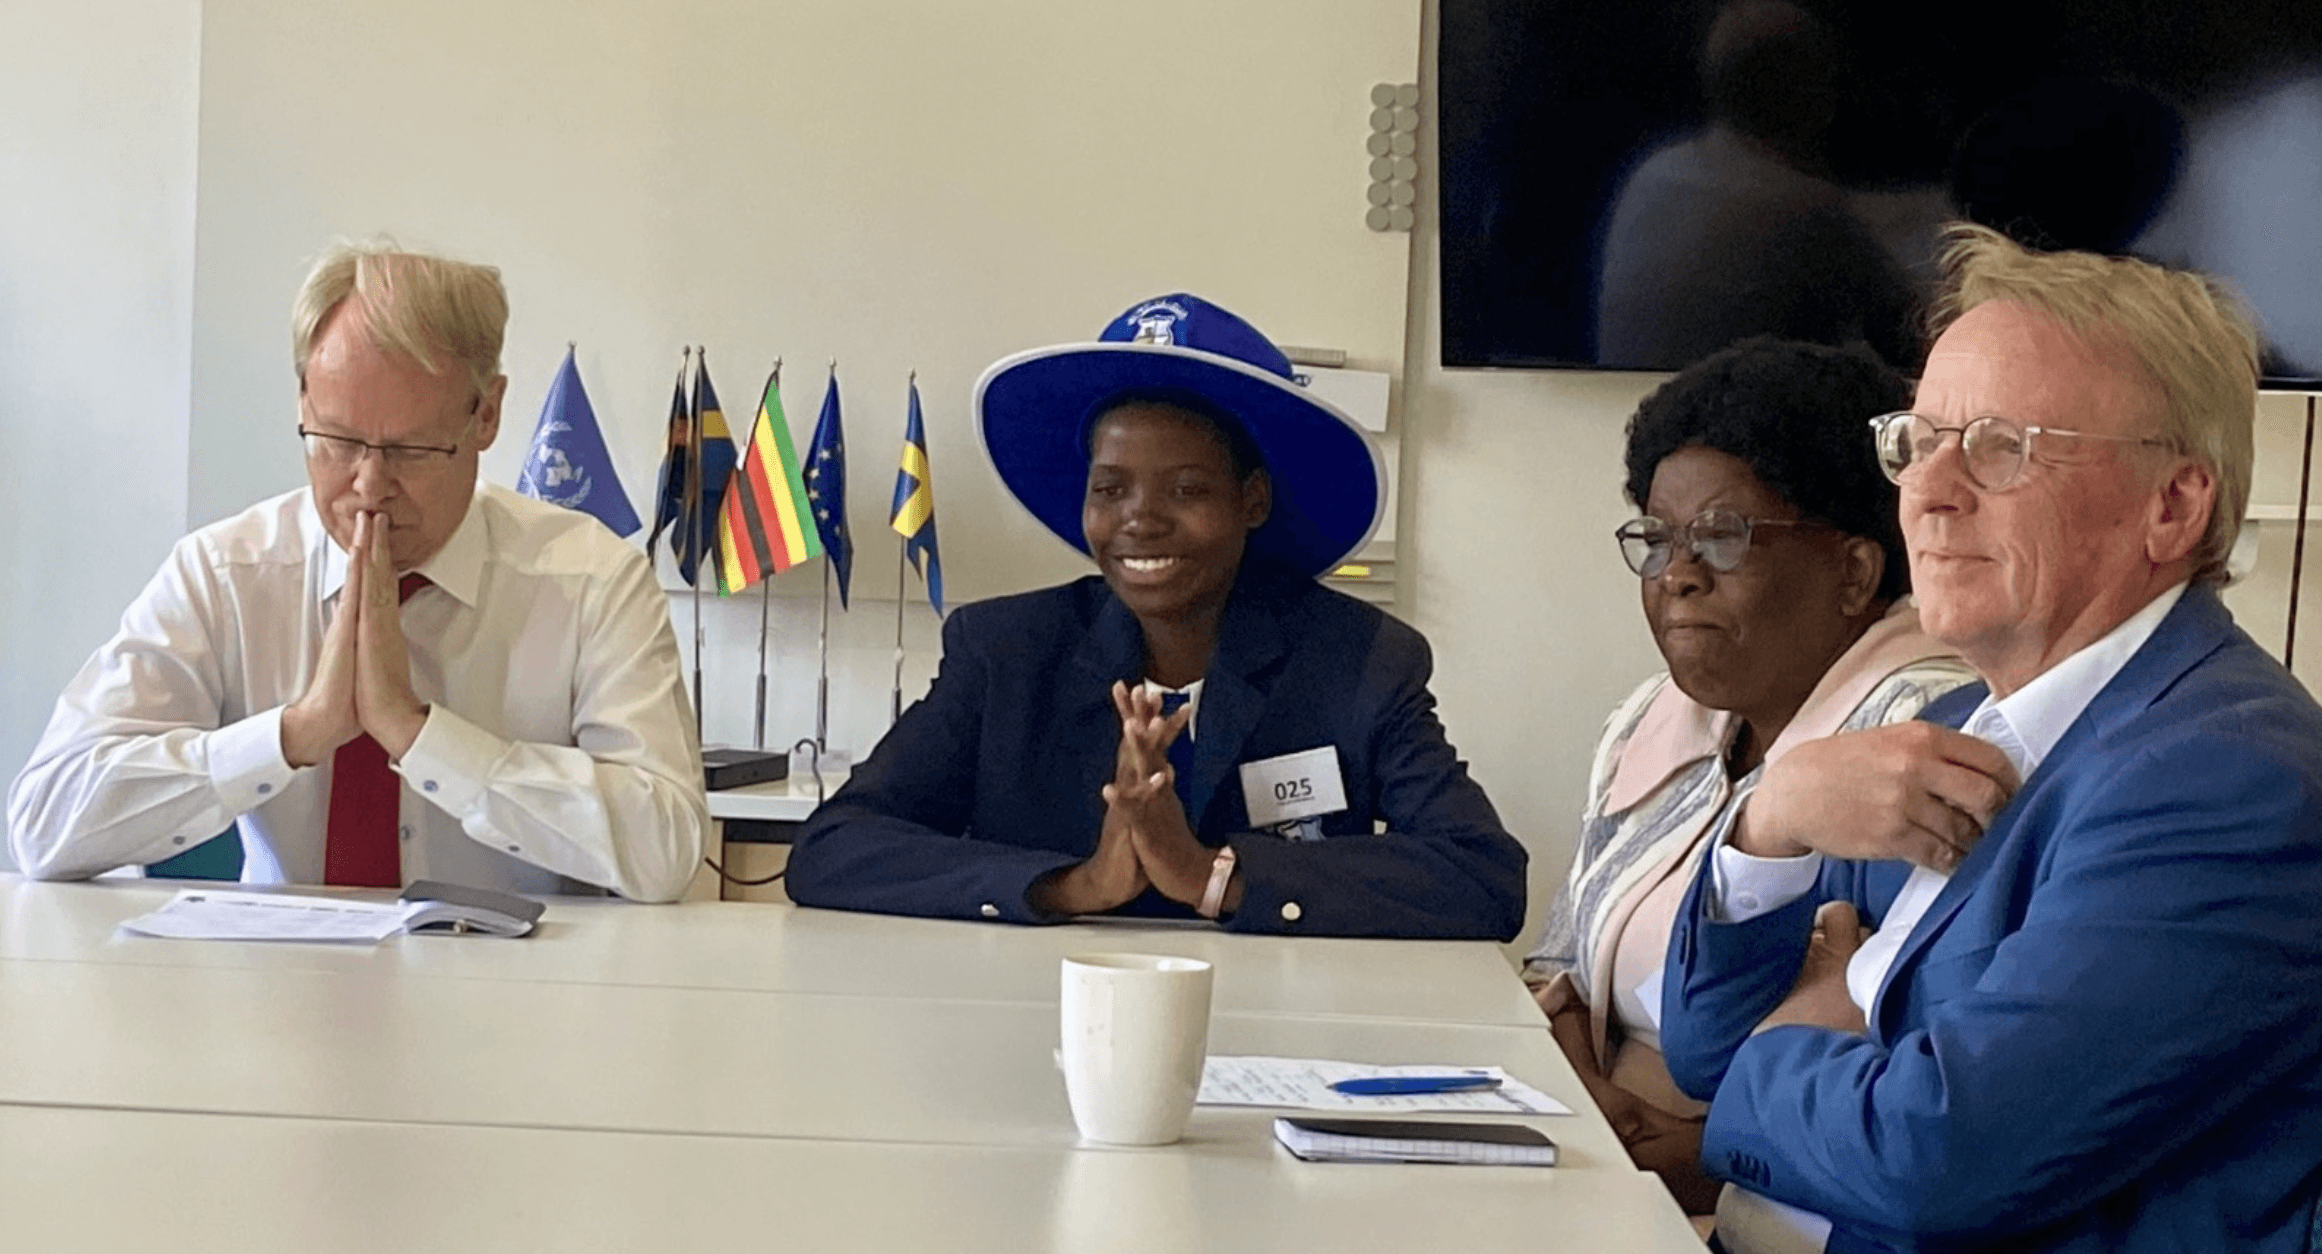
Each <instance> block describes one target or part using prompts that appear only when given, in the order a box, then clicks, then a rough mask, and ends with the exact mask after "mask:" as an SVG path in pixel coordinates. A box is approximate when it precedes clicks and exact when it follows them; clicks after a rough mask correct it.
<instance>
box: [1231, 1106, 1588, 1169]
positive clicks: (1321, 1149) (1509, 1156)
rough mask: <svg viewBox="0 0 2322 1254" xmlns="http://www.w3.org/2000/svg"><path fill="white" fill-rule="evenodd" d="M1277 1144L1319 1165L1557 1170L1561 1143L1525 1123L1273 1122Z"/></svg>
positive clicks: (1312, 1120)
mask: <svg viewBox="0 0 2322 1254" xmlns="http://www.w3.org/2000/svg"><path fill="white" fill-rule="evenodd" d="M1274 1139H1275V1140H1277V1141H1280V1142H1281V1143H1282V1144H1283V1145H1284V1146H1286V1147H1287V1148H1288V1149H1289V1150H1290V1152H1291V1153H1293V1154H1296V1155H1297V1156H1299V1157H1300V1158H1303V1159H1306V1160H1307V1161H1309V1162H1318V1163H1493V1164H1498V1165H1501V1166H1515V1167H1553V1166H1555V1165H1556V1142H1554V1141H1551V1140H1549V1139H1548V1138H1547V1136H1546V1135H1544V1134H1542V1133H1541V1132H1540V1131H1539V1130H1538V1129H1536V1128H1528V1127H1525V1126H1524V1125H1523V1124H1520V1123H1450V1122H1438V1121H1434V1120H1423V1119H1312V1118H1305V1117H1298V1118H1290V1117H1284V1118H1280V1119H1276V1120H1275V1121H1274Z"/></svg>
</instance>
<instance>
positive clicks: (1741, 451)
mask: <svg viewBox="0 0 2322 1254" xmlns="http://www.w3.org/2000/svg"><path fill="white" fill-rule="evenodd" d="M1910 405H1911V386H1910V384H1908V383H1906V382H1905V381H1904V380H1903V378H1902V376H1900V375H1898V374H1896V373H1895V372H1894V371H1893V370H1890V369H1888V368H1887V366H1886V364H1885V363H1883V362H1881V361H1880V360H1879V359H1878V357H1877V355H1875V354H1873V353H1872V352H1871V351H1870V350H1869V349H1868V348H1864V347H1861V346H1855V347H1851V348H1831V347H1828V346H1827V345H1821V344H1801V343H1797V342H1795V341H1791V340H1777V339H1774V338H1772V337H1770V336H1757V337H1755V338H1752V339H1747V340H1743V341H1741V342H1740V343H1738V344H1735V345H1733V346H1731V347H1729V348H1724V349H1720V350H1719V351H1717V352H1715V353H1712V354H1710V355H1709V356H1707V357H1704V358H1702V359H1701V360H1699V361H1697V362H1694V363H1693V364H1692V365H1690V366H1687V367H1686V368H1685V369H1684V370H1682V371H1680V372H1678V374H1677V375H1676V377H1674V378H1672V379H1670V380H1669V381H1668V382H1667V383H1664V384H1662V385H1661V386H1660V387H1658V388H1656V389H1654V391H1653V394H1652V395H1650V396H1648V397H1646V398H1645V400H1644V403H1643V404H1641V405H1639V406H1637V412H1636V414H1635V416H1633V417H1631V418H1630V419H1629V431H1628V454H1627V462H1628V472H1629V481H1628V493H1629V500H1630V501H1632V502H1634V503H1635V504H1636V506H1637V508H1639V509H1643V508H1644V506H1645V498H1646V497H1647V496H1648V495H1650V494H1651V493H1652V489H1653V472H1654V471H1655V470H1658V469H1659V468H1660V465H1661V459H1662V458H1665V457H1667V456H1669V455H1670V454H1671V453H1674V452H1676V451H1677V450H1679V449H1681V448H1687V447H1691V446H1694V445H1699V446H1701V447H1703V448H1709V449H1715V450H1717V451H1718V452H1720V453H1725V454H1728V455H1730V456H1733V457H1737V458H1739V459H1741V460H1742V461H1744V462H1746V463H1748V464H1749V468H1750V469H1751V470H1752V471H1755V472H1756V473H1757V476H1758V478H1759V479H1760V480H1761V481H1763V482H1764V483H1765V485H1766V486H1767V487H1769V488H1772V489H1773V490H1774V491H1775V492H1777V493H1779V494H1780V495H1781V497H1782V499H1783V500H1786V501H1788V502H1789V503H1790V504H1792V505H1794V506H1796V507H1797V508H1798V510H1799V512H1800V513H1802V514H1804V515H1805V516H1806V517H1808V518H1813V519H1818V520H1820V521H1822V522H1826V523H1829V524H1830V525H1832V526H1834V527H1836V528H1838V529H1839V530H1840V531H1843V532H1845V533H1846V534H1848V535H1853V536H1861V537H1863V538H1865V539H1870V540H1876V541H1878V543H1879V547H1881V548H1883V549H1885V550H1886V552H1887V569H1886V574H1885V576H1884V577H1883V578H1881V579H1880V581H1879V597H1880V598H1881V599H1882V600H1890V601H1891V600H1893V599H1895V598H1897V597H1901V596H1903V595H1905V594H1907V593H1908V592H1910V590H1911V567H1910V560H1909V557H1908V555H1907V554H1905V552H1904V551H1903V530H1902V526H1901V524H1900V523H1899V522H1898V521H1897V519H1896V494H1895V485H1894V484H1892V483H1889V482H1888V481H1887V477H1886V474H1885V473H1884V472H1882V471H1881V470H1880V469H1879V462H1878V455H1877V453H1876V452H1874V451H1873V449H1872V446H1871V433H1870V425H1869V424H1870V420H1871V419H1872V418H1875V417H1877V416H1878V415H1880V414H1887V413H1893V412H1894V411H1896V410H1898V409H1908V408H1910ZM1680 521H1682V520H1680Z"/></svg>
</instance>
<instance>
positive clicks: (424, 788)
mask: <svg viewBox="0 0 2322 1254" xmlns="http://www.w3.org/2000/svg"><path fill="white" fill-rule="evenodd" d="M419 790H420V791H421V792H434V791H435V781H434V780H432V779H431V780H429V781H427V782H426V783H424V784H421V785H420V786H419Z"/></svg>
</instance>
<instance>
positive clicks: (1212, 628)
mask: <svg viewBox="0 0 2322 1254" xmlns="http://www.w3.org/2000/svg"><path fill="white" fill-rule="evenodd" d="M976 395H977V412H978V418H979V423H980V426H981V429H982V433H983V437H984V445H985V448H986V450H987V452H989V453H990V455H991V458H992V463H993V466H994V467H995V468H996V469H997V470H998V471H999V473H1000V477H1001V479H1002V480H1003V481H1004V482H1006V483H1007V485H1008V487H1009V489H1010V491H1011V492H1013V493H1014V494H1015V496H1016V498H1017V500H1019V501H1020V502H1022V503H1023V504H1024V505H1025V507H1026V508H1028V509H1030V510H1031V511H1032V513H1033V514H1034V516H1035V517H1037V518H1038V519H1039V520H1040V521H1041V522H1042V523H1043V524H1044V525H1046V526H1047V527H1048V528H1049V529H1050V530H1051V531H1053V532H1055V533H1056V534H1057V535H1058V536H1059V537H1061V538H1063V539H1064V540H1065V541H1066V542H1068V543H1070V544H1072V545H1073V546H1074V547H1075V548H1078V549H1080V550H1081V551H1082V552H1083V553H1086V554H1088V555H1089V556H1090V557H1092V558H1093V559H1094V560H1095V561H1096V564H1097V568H1098V574H1097V575H1094V576H1090V577H1086V578H1082V579H1079V580H1076V581H1075V582H1073V583H1070V584H1066V585H1064V586H1062V587H1058V588H1049V589H1044V590H1042V591H1038V592H1030V593H1024V594H1021V595H1017V596H1010V597H1001V598H997V599H995V600H991V601H986V602H982V603H980V604H976V605H969V606H965V607H962V608H961V609H960V610H958V611H957V612H955V613H954V614H953V615H952V616H951V617H950V619H949V620H948V621H947V622H946V623H945V624H944V631H943V661H942V665H941V668H940V669H939V671H938V673H937V675H936V678H935V683H934V685H933V687H931V688H930V689H929V691H928V693H927V696H926V697H925V698H924V699H923V700H921V701H919V702H918V703H917V704H915V705H913V706H912V707H911V708H910V709H909V710H906V711H905V712H904V714H903V717H902V719H901V720H900V721H899V722H898V723H897V724H896V725H895V727H894V728H893V729H892V730H891V731H889V732H888V734H887V735H886V737H885V738H884V739H882V740H881V741H880V743H879V745H878V747H877V748H876V749H875V750H874V751H873V752H872V753H871V755H870V756H869V758H868V759H867V760H865V761H864V762H863V763H861V764H860V765H859V766H858V767H857V768H856V769H855V771H854V774H853V776H852V777H851V778H850V779H849V780H848V781H847V784H846V786H845V787H843V788H841V789H840V790H839V792H838V793H837V794H835V795H834V796H832V797H831V799H830V800H829V802H827V803H826V804H825V805H823V806H822V807H821V808H820V809H818V810H817V811H816V812H815V813H814V816H813V817H812V818H810V819H809V820H808V821H807V823H806V826H805V830H804V831H803V832H802V834H801V835H800V837H799V840H798V842H797V844H796V845H795V847H794V848H793V850H792V853H791V858H790V864H789V865H790V870H789V890H790V895H791V897H792V899H794V900H796V901H797V902H799V903H801V904H803V905H809V906H827V907H833V908H838V909H849V910H869V911H879V912H884V913H892V914H913V915H927V916H935V917H954V918H970V919H973V918H983V919H1005V920H1009V921H1013V922H1020V923H1040V922H1054V921H1058V920H1062V919H1065V918H1069V917H1071V916H1074V915H1081V914H1101V913H1126V914H1143V915H1178V916H1185V915H1200V916H1206V917H1209V918H1212V919H1215V920H1217V921H1218V922H1219V923H1220V924H1221V925H1223V926H1225V927H1228V928H1231V929H1234V930H1237V931H1260V932H1287V933H1303V934H1310V935H1335V936H1402V937H1464V938H1493V939H1499V940H1506V939H1509V938H1511V937H1513V936H1514V935H1515V934H1516V932H1517V930H1518V928H1520V927H1521V926H1522V923H1523V916H1524V861H1525V854H1524V849H1523V846H1521V845H1520V844H1518V843H1517V842H1516V840H1515V839H1514V838H1513V837H1511V836H1510V835H1508V833H1507V832H1506V831H1505V830H1504V829H1503V828H1502V827H1501V826H1500V821H1499V817H1498V815H1497V814H1496V813H1495V812H1494V811H1493V809H1492V806H1491V802H1490V801H1489V800H1487V799H1486V798H1485V796H1484V794H1483V790H1482V789H1481V788H1480V787H1478V786H1477V785H1476V783H1475V782H1474V781H1473V780H1471V779H1470V778H1468V775H1467V770H1466V767H1465V766H1464V764H1462V763H1461V762H1460V760H1459V758H1458V756H1457V755H1456V754H1455V753H1454V752H1453V750H1452V747H1451V745H1450V744H1449V743H1448V742H1447V741H1446V740H1445V739H1444V735H1443V729H1442V725H1441V724H1440V723H1439V722H1438V721H1437V719H1436V717H1435V701H1434V698H1433V696H1432V695H1431V694H1430V693H1429V692H1428V689H1427V679H1428V675H1429V672H1430V669H1431V660H1430V657H1429V654H1428V649H1427V644H1426V641H1425V640H1424V639H1423V638H1421V637H1420V635H1419V634H1418V633H1417V632H1415V631H1413V630H1411V629H1410V628H1409V627H1406V626H1404V625H1403V624H1401V623H1399V622H1397V621H1395V620H1394V619H1391V618H1389V617H1387V616H1386V615H1384V614H1382V613H1381V612H1379V611H1378V610H1377V609H1375V608H1373V607H1371V606H1369V605H1366V604H1363V603H1362V602H1359V601H1356V600H1354V599H1352V598H1350V597H1347V596H1344V595H1342V594H1340V593H1337V592H1334V591H1331V590H1329V589H1326V588H1324V587H1322V586H1321V585H1320V584H1319V583H1317V582H1316V577H1317V576H1318V575H1320V574H1321V573H1323V572H1324V571H1327V570H1329V569H1331V568H1332V567H1334V566H1335V565H1337V564H1338V563H1339V562H1340V561H1342V560H1344V559H1345V558H1346V557H1347V556H1348V555H1350V554H1352V553H1353V552H1355V551H1356V550H1358V549H1360V548H1361V547H1362V545H1363V544H1364V543H1365V542H1366V541H1367V540H1368V539H1369V537H1370V534H1371V531H1372V530H1373V529H1374V528H1375V527H1376V525H1377V519H1378V515H1379V511H1380V508H1381V495H1382V494H1381V491H1380V484H1381V482H1382V479H1383V475H1382V473H1381V467H1380V463H1379V459H1378V454H1377V452H1376V450H1375V449H1374V448H1373V447H1372V446H1371V444H1370V442H1369V441H1368V440H1367V439H1366V438H1365V437H1364V436H1363V435H1362V433H1361V432H1360V431H1359V430H1358V429H1357V428H1356V427H1355V426H1354V424H1353V423H1352V422H1351V421H1350V420H1349V419H1347V418H1346V416H1345V415H1343V414H1341V413H1340V412H1339V411H1338V410H1337V409H1335V408H1334V407H1332V406H1331V405H1329V404H1327V403H1326V402H1323V401H1321V400H1319V399H1317V398H1314V397H1311V396H1309V395H1307V394H1306V392H1305V389H1304V388H1302V387H1300V386H1299V385H1298V384H1297V383H1296V382H1295V381H1294V380H1293V378H1292V377H1291V371H1290V364H1289V362H1288V360H1287V359H1286V358H1284V357H1283V356H1282V354H1281V352H1280V351H1279V350H1277V349H1276V348H1275V347H1274V346H1273V345H1272V344H1271V343H1269V342H1267V341H1266V339H1265V338H1264V337H1263V336H1261V335H1259V334H1258V333H1257V331H1255V330H1254V329H1252V328H1251V327H1250V326H1249V325H1248V324H1246V323H1244V322H1242V321H1241V320H1240V319H1238V318H1235V317H1234V316H1233V315H1232V314H1229V313H1227V312H1226V311H1224V310H1222V309H1219V308H1217V307H1216V306H1214V305H1210V304H1208V303H1206V302H1204V301H1201V300H1199V299H1197V298H1195V297H1191V296H1185V295H1176V296H1167V297H1162V298H1159V299H1156V300H1151V301H1146V302H1144V303H1142V304H1140V305H1138V306H1136V307H1135V308H1133V309H1131V310H1129V311H1128V312H1127V313H1126V314H1124V315H1122V316H1121V317H1120V318H1119V319H1117V320H1115V321H1114V322H1113V323H1111V324H1110V325H1109V326H1108V327H1107V328H1106V330H1105V332H1104V334H1103V336H1102V337H1101V338H1100V340H1099V341H1098V342H1096V343H1092V344H1075V345H1066V346H1061V347H1056V348H1047V349H1038V350H1034V351H1032V352H1028V353H1022V354H1018V355H1016V356H1014V357H1010V358H1007V359H1006V360H1003V361H1001V362H999V363H997V364H996V365H994V366H993V367H992V368H991V369H990V370H989V371H987V372H986V373H985V375H984V377H983V379H982V381H981V382H980V383H979V384H978V386H977V393H976Z"/></svg>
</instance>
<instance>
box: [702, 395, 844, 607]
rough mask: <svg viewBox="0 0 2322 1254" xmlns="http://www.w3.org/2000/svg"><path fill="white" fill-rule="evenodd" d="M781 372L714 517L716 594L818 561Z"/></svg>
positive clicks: (819, 553) (817, 538)
mask: <svg viewBox="0 0 2322 1254" xmlns="http://www.w3.org/2000/svg"><path fill="white" fill-rule="evenodd" d="M781 383H782V372H781V371H780V370H779V369H777V370H776V371H775V372H774V373H773V374H772V375H769V376H768V377H767V379H766V391H765V394H764V396H762V397H761V398H760V399H759V401H758V419H757V421H756V422H754V423H752V424H751V426H750V443H749V447H748V448H747V449H745V450H744V451H743V453H742V458H741V460H740V461H738V462H736V463H735V464H734V478H733V482H731V483H730V484H728V485H727V487H726V499H725V504H724V506H723V507H722V508H721V509H720V510H719V511H718V553H719V556H720V557H722V558H723V559H724V560H723V561H721V562H719V563H718V591H720V592H723V593H727V594H731V593H736V592H740V591H741V590H742V589H744V588H747V587H749V586H750V585H751V584H754V583H756V582H758V581H759V580H761V579H764V578H765V577H767V576H768V575H772V574H777V573H780V572H782V571H785V570H788V569H790V568H791V567H793V566H796V565H797V564H799V563H800V562H803V561H805V560H806V559H808V558H810V557H820V556H822V537H820V536H819V535H817V534H816V533H815V529H814V524H813V522H812V520H811V519H810V517H809V516H808V514H807V511H806V484H805V481H804V480H802V479H801V478H800V477H799V473H798V454H797V453H796V452H795V451H794V450H792V448H791V446H790V420H789V419H787V418H785V417H783V416H782V391H781Z"/></svg>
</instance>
